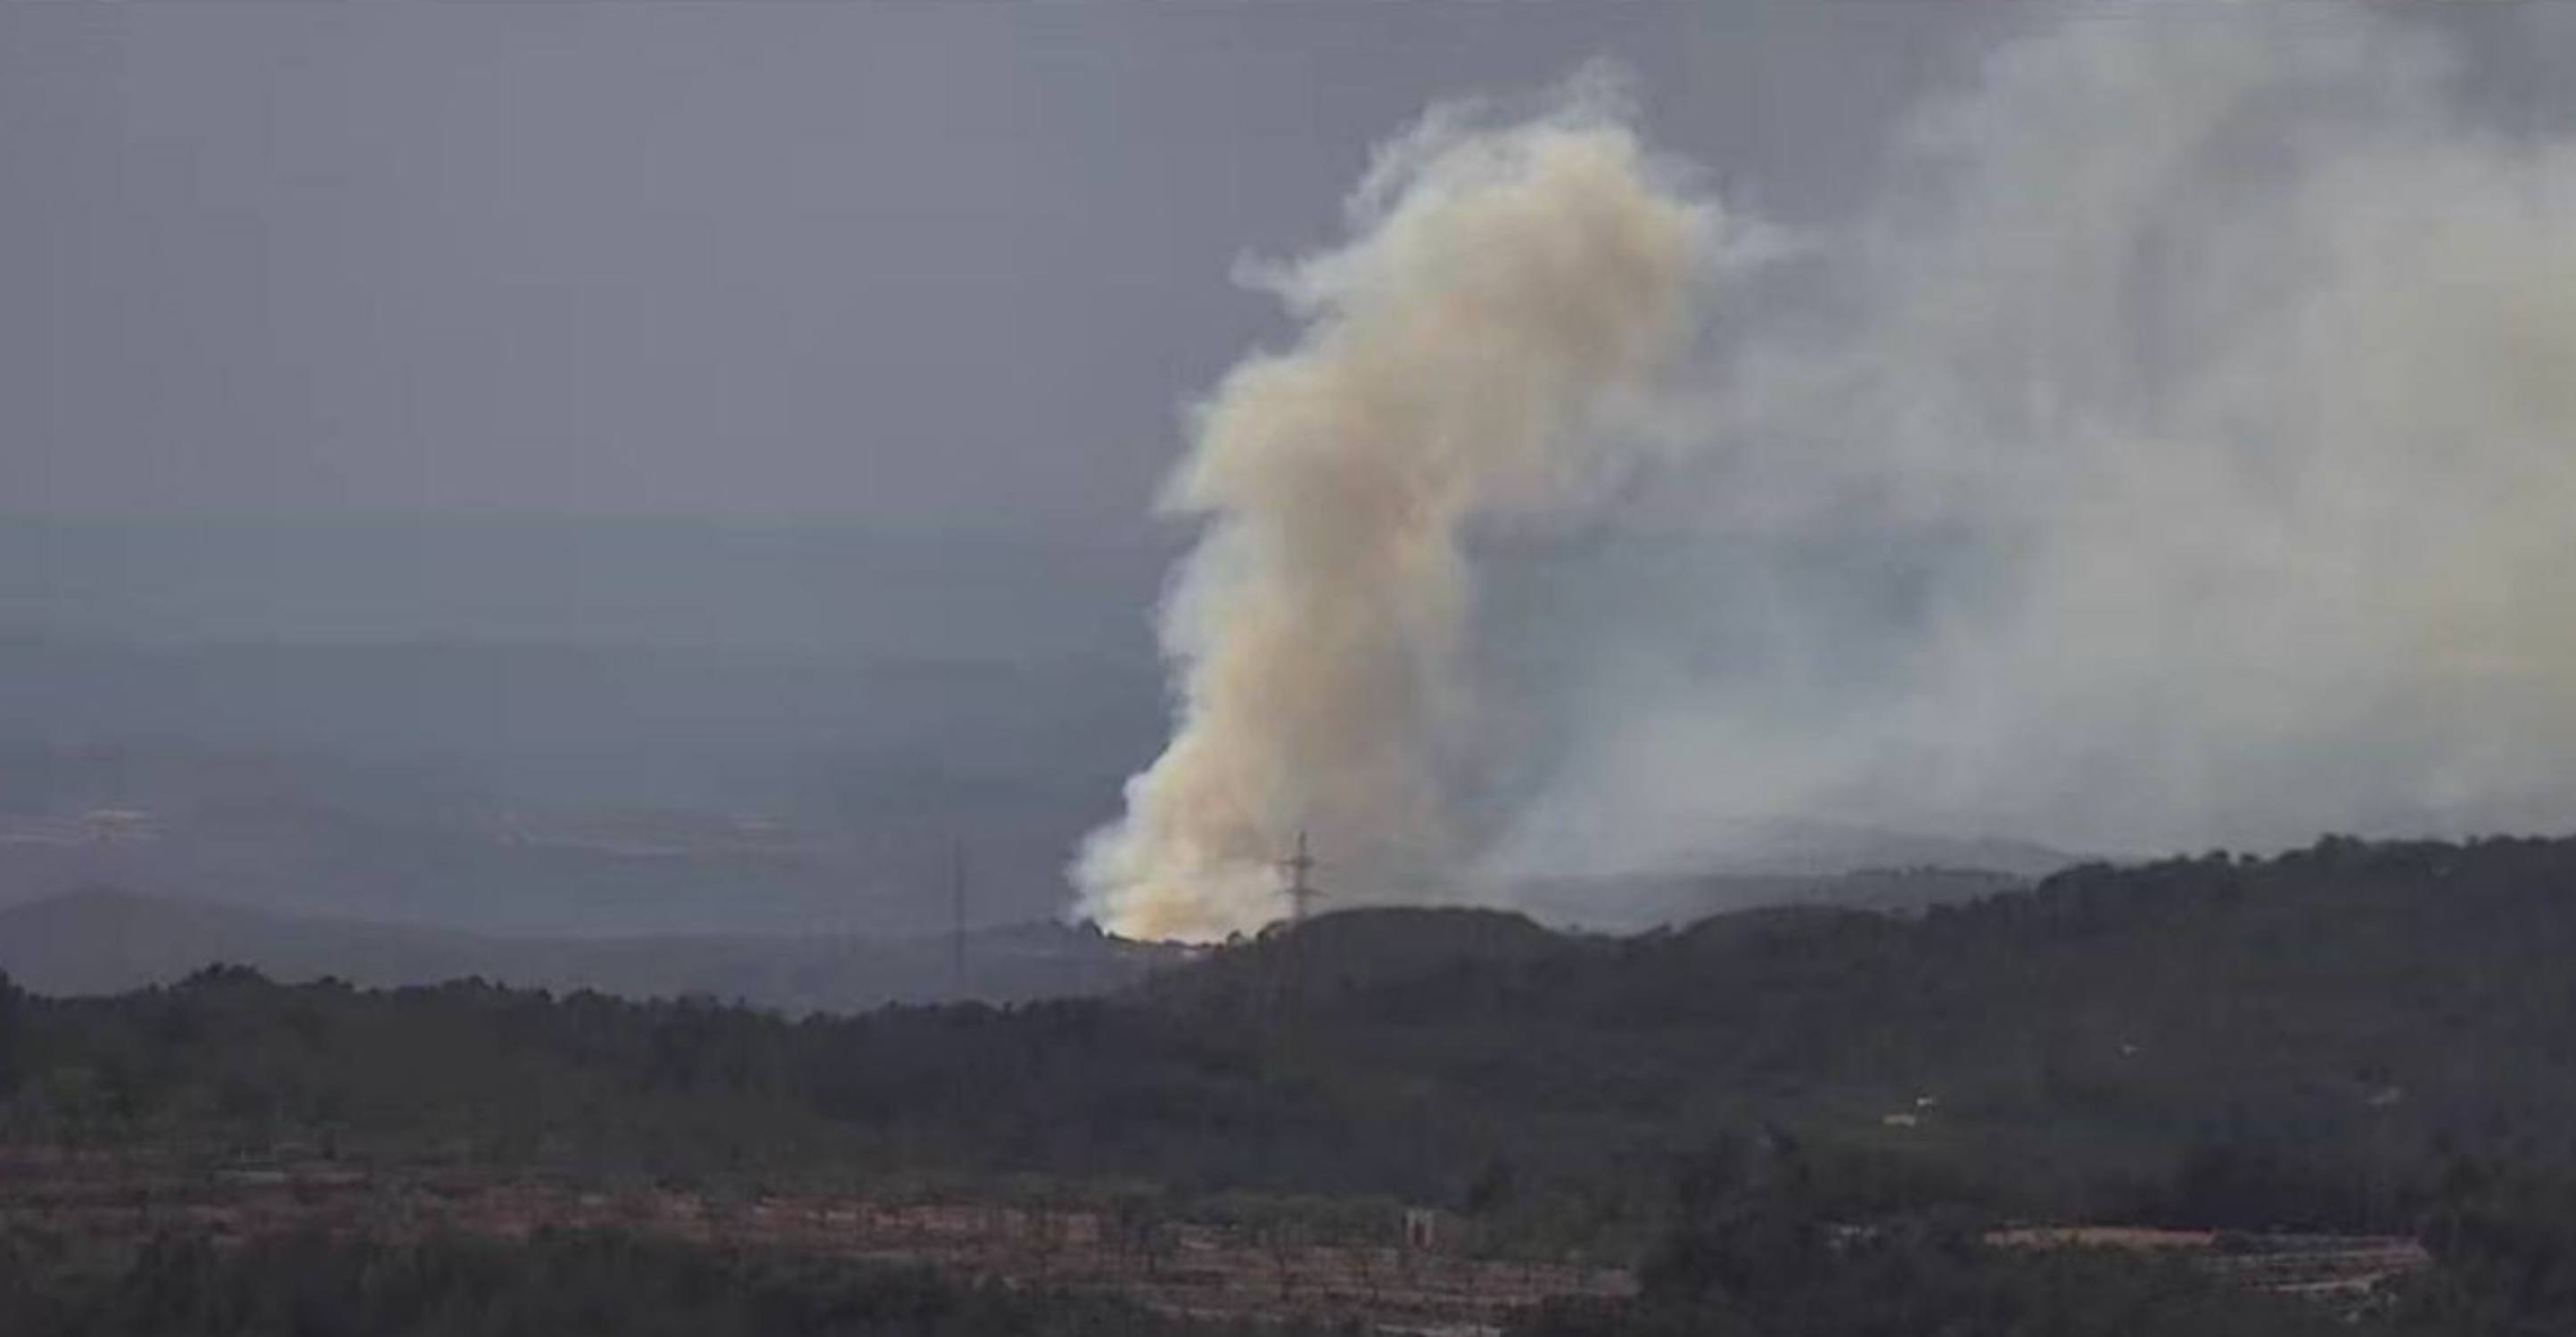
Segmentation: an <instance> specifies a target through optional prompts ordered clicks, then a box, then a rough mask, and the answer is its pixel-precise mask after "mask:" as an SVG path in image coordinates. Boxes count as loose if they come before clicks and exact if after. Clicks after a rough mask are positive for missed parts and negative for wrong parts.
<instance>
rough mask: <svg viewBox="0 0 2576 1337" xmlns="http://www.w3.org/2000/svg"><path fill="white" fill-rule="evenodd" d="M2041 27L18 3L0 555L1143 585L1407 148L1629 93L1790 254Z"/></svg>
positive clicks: (1868, 18) (1248, 10) (1416, 10)
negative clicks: (278, 528) (424, 527)
mask: <svg viewBox="0 0 2576 1337" xmlns="http://www.w3.org/2000/svg"><path fill="white" fill-rule="evenodd" d="M1935 10H1938V11H1939V12H1938V13H1937V14H1936V13H1934V12H1933V11H1935ZM2012 12H2013V11H2012V9H2011V8H2009V7H1995V6H1985V7H1971V6H1953V5H1942V6H1926V5H1919V4H1910V3H1896V4H1884V3H1846V4H1831V5H1748V6H1732V7H1729V6H1688V7H1676V6H1645V5H1639V6H1616V7H1594V6H1580V7H1576V6H1565V7H1557V8H1550V9H1539V8H1523V7H1509V8H1504V7H1483V6H1476V7H1466V6H1458V7H1447V6H1440V7H1434V6H1410V7H1393V8H1380V7H1375V6H1369V7H1360V6H1325V7H1302V6H1300V7H1289V6H1274V7H1236V6H1226V7H1221V8H1220V7H1206V8H1162V7H1153V8H1148V7H1143V6H1136V7H1121V6H1106V5H1099V6H1087V5H1078V6H1065V7H1047V8H1037V9H1030V8H1018V7H1006V6H999V5H990V6H987V5H961V6H949V5H929V4H885V5H783V4H782V5H767V6H748V7H746V6H733V5H704V4H655V5H613V4H544V5H521V6H512V5H464V6H407V7H361V8H345V7H337V6H328V7H326V6H315V5H307V4H279V5H261V4H255V3H233V4H225V5H221V6H209V7H189V6H145V7H107V6H95V7H93V6H51V5H12V6H8V7H7V8H6V9H5V10H0V181H5V182H7V186H6V189H7V190H8V192H9V194H10V197H11V205H10V207H9V208H8V209H6V210H0V510H5V511H7V512H9V513H14V514H20V515H25V514H36V515H50V516H101V515H105V516H171V515H181V516H185V515H245V516H274V515H311V514H335V513H345V514H353V515H361V516H366V515H380V514H386V513H393V514H431V515H442V514H454V513H481V512H492V511H506V512H514V513H536V514H578V515H589V516H655V517H672V516H679V517H695V516H703V517H715V518H724V519H739V520H755V521H757V520H770V519H800V520H809V519H823V520H832V521H853V522H858V523H861V524H866V525H872V526H882V527H892V528H903V529H913V530H932V531H943V530H953V529H958V528H970V529H981V530H990V529H1013V530H1021V531H1027V532H1035V533H1040V534H1046V535H1058V536H1078V537H1099V536H1111V537H1123V536H1128V535H1132V534H1135V533H1138V532H1140V531H1142V530H1143V529H1144V527H1145V526H1147V525H1148V524H1149V523H1150V521H1149V519H1148V503H1149V501H1150V499H1151V496H1152V493H1153V489H1154V485H1155V482H1156V480H1157V478H1158V477H1159V476H1160V475H1161V474H1162V473H1163V472H1164V471H1165V470H1166V469H1167V468H1168V467H1170V465H1171V463H1172V462H1173V461H1174V460H1175V459H1176V458H1177V457H1178V455H1179V453H1180V450H1181V445H1182V442H1181V436H1182V414H1183V410H1184V408H1185V407H1186V406H1187V405H1188V404H1189V403H1190V402H1191V401H1193V400H1194V399H1196V398H1198V397H1199V396H1201V395H1203V394H1204V393H1205V392H1206V391H1207V389H1208V387H1209V385H1210V383H1211V382H1212V380H1213V379H1214V378H1215V376H1216V375H1217V374H1218V373H1220V372H1221V371H1222V369H1223V368H1224V367H1225V366H1226V365H1227V364H1228V363H1230V362H1231V361H1233V360H1234V359H1235V358H1236V357H1237V356H1238V355H1239V354H1240V353H1241V352H1242V351H1243V350H1244V349H1245V348H1246V347H1247V346H1248V345H1251V344H1254V343H1256V342H1261V341H1264V340H1272V339H1277V338H1280V337H1283V336H1284V333H1285V327H1284V325H1283V323H1282V321H1281V318H1280V317H1279V316H1278V314H1277V313H1276V311H1275V308H1274V306H1273V305H1272V304H1271V303H1270V302H1269V301H1268V300H1267V299H1266V298H1265V297H1263V296H1261V295H1259V294H1254V293H1250V292H1247V291H1245V290H1243V289H1242V288H1241V287H1240V286H1238V285H1236V284H1235V283H1233V282H1231V281H1230V275H1231V274H1232V273H1233V271H1234V270H1235V268H1236V266H1237V264H1238V262H1239V261H1241V260H1243V259H1245V258H1246V257H1255V258H1258V257H1263V256H1279V255H1285V254H1293V253H1296V252H1299V251H1303V250H1308V249H1312V248H1315V247H1317V246H1319V245H1322V244H1325V243H1328V242H1329V241H1330V240H1331V238H1332V235H1333V232H1334V229H1335V226H1336V223H1337V220H1338V218H1339V213H1340V205H1341V200H1342V197H1343V195H1344V193H1345V192H1346V191H1347V190H1348V189H1349V187H1350V185H1351V183H1353V182H1354V181H1355V180H1356V179H1357V178H1358V176H1359V175H1360V173H1361V171H1362V170H1363V169H1364V168H1365V166H1366V164H1367V162H1368V156H1369V153H1370V151H1371V147H1372V146H1373V145H1374V144H1376V143H1377V142H1379V141H1380V140H1382V139H1384V138H1385V137H1386V136H1387V135H1388V134H1390V133H1391V132H1393V131H1394V130H1395V129H1396V128H1398V127H1400V126H1402V125H1403V124H1405V123H1406V122H1408V121H1410V120H1411V119H1412V118H1414V117H1415V116H1417V115H1419V114H1420V112H1421V110H1422V109H1423V107H1424V106H1425V105H1427V104H1428V103H1430V102H1432V101H1434V100H1438V99H1443V98H1454V97H1460V96H1469V95H1486V94H1491V95H1499V96H1503V97H1515V96H1518V97H1526V96H1531V95H1534V94H1535V93H1536V92H1537V91H1538V90H1541V89H1543V88H1545V87H1546V86H1547V85H1549V84H1551V83H1553V82H1554V81H1557V80H1560V79H1562V78H1564V77H1565V76H1566V75H1567V74H1568V73H1569V72H1571V71H1573V70H1574V69H1576V68H1577V67H1579V66H1581V65H1582V64H1583V63H1584V62H1586V61H1588V60H1592V59H1594V58H1600V57H1607V58H1609V59H1612V60H1615V61H1618V62H1621V63H1623V64H1625V65H1627V66H1628V67H1630V68H1631V69H1633V71H1634V72H1635V75H1636V85H1637V88H1638V90H1639V92H1640V94H1641V97H1642V99H1643V101H1644V102H1645V104H1646V106H1647V109H1648V115H1649V118H1650V120H1651V123H1652V125H1653V127H1654V131H1655V134H1656V136H1657V138H1658V141H1659V142H1661V143H1663V144H1664V145H1665V146H1667V147H1669V148H1670V149H1671V150H1672V151H1674V152H1675V153H1677V154H1680V155H1683V156H1686V157H1688V158H1690V159H1692V160H1694V161H1696V162H1699V163H1701V164H1703V165H1705V166H1706V167H1707V168H1708V169H1709V170H1710V171H1712V172H1714V173H1716V174H1718V175H1719V176H1720V177H1722V178H1723V179H1724V180H1725V181H1726V182H1727V183H1728V185H1729V187H1730V189H1736V190H1740V191H1743V192H1745V193H1746V194H1747V195H1748V196H1749V197H1750V198H1753V199H1757V200H1759V201H1760V202H1761V204H1762V206H1763V207H1764V208H1765V209H1766V210H1768V211H1770V212H1773V213H1776V214H1779V215H1782V216H1785V217H1793V218H1794V217H1802V216H1808V215H1812V214H1816V213H1820V212H1827V211H1830V210H1832V209H1834V208H1836V207H1837V206H1838V205H1840V204H1842V203H1844V202H1846V201H1847V200H1848V199H1849V198H1850V197H1851V195H1852V194H1853V193H1854V192H1856V191H1857V190H1858V189H1859V185H1860V183H1861V182H1862V181H1863V180H1864V179H1865V178H1866V176H1867V169H1868V165H1869V163H1870V162H1871V160H1872V159H1873V157H1874V155H1875V154H1876V152H1877V147H1876V146H1877V143H1878V141H1879V140H1880V139H1881V138H1882V137H1883V135H1884V132H1885V129H1886V126H1887V124H1888V123H1889V122H1890V121H1891V120H1892V119H1893V118H1894V116H1895V114H1896V112H1897V111H1898V109H1900V108H1901V107H1902V106H1903V105H1904V104H1905V102H1906V101H1908V100H1909V99H1910V98H1911V97H1913V96H1915V94H1916V93H1917V91H1918V90H1919V87H1920V86H1921V85H1922V84H1923V83H1924V82H1926V80H1927V79H1930V78H1933V77H1936V76H1938V75H1940V74H1942V73H1944V72H1945V70H1947V71H1950V72H1955V67H1956V66H1957V64H1958V63H1959V62H1962V61H1966V60H1970V59H1972V58H1973V57H1974V55H1975V42H1976V38H1977V34H1979V33H1980V32H1982V31H1985V30H1986V29H1989V28H1991V27H1993V26H1995V25H1996V24H1997V23H1999V22H2001V21H2003V20H2004V19H2006V18H2008V17H2010V16H2011V14H2012Z"/></svg>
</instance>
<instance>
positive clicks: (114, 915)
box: [0, 887, 1179, 1013]
mask: <svg viewBox="0 0 2576 1337" xmlns="http://www.w3.org/2000/svg"><path fill="white" fill-rule="evenodd" d="M954 948H955V944H954V943H952V942H951V941H950V940H949V939H948V938H946V937H931V936H921V937H908V938H905V937H885V938H872V937H858V936H851V935H841V934H825V935H816V936H813V937H808V938H789V937H782V936H761V935H748V934H747V935H742V936H735V937H723V936H716V935H638V936H633V937H622V938H534V937H495V936H487V935H482V934H474V933H461V932H456V931H453V930H444V929H432V928H417V927H410V926H400V925H390V924H377V923H368V922H365V921H361V920H349V919H330V918H323V917H319V916H306V915H293V914H280V913H274V912H270V911H265V910H254V909H249V908H245V907H239V906H229V905H219V904H212V903H208V902H204V901H183V900H177V899H172V898H167V897H157V896H144V895H137V894H134V893H131V892H124V891H117V890H113V889H110V888H104V887H91V888H88V889H85V890H81V891H76V892H72V893H69V894H66V895H62V896H55V897H48V898H45V899H43V900H37V901H30V902H27V903H25V904H21V905H13V906H7V907H0V973H6V974H7V975H9V976H10V977H11V978H13V979H15V980H16V981H17V982H18V983H19V984H20V985H21V986H23V987H25V988H28V989H31V990H34V991H35V992H37V993H44V994H56V995H78V994H107V993H119V992H123V991H126V990H130V989H139V988H145V987H148V986H151V985H155V984H170V983H175V982H177V981H179V980H181V979H183V978H185V977H186V976H188V975H189V974H191V973H193V972H195V971H197V970H200V969H203V968H204V967H206V966H207V965H209V964H212V963H222V964H227V965H237V966H247V967H250V968H252V969H254V970H257V971H258V972H259V973H261V974H262V975H264V976H266V977H268V978H270V979H274V980H278V981H281V982H302V981H308V980H318V979H322V978H324V977H332V978H337V979H340V980H345V981H348V982H350V983H353V984H361V985H370V986H375V987H394V986H400V985H413V984H436V983H439V982H441V981H444V980H455V979H469V978H479V979H486V980H492V981H495V982H498V983H504V984H510V985H516V986H519V987H522V988H544V989H554V990H575V989H594V990H597V991H599V992H602V993H611V994H618V995H622V996H625V997H631V998H676V997H681V996H684V995H703V996H705V997H709V998H716V999H722V1000H727V1001H732V1000H740V1001H742V1002H745V1003H748V1004H751V1005H752V1006H755V1007H764V1008H772V1009H776V1010H780V1011H784V1012H790V1013H801V1012H809V1011H834V1012H851V1011H858V1010H862V1009H865V1008H871V1007H877V1006H880V1005H883V1004H886V1003H894V1002H906V1003H922V1002H941V1001H957V1000H961V999H982V1000H985V1001H990V1002H1002V1001H1008V1000H1013V999H1026V998H1063V997H1078V996H1083V995H1089V994H1099V993H1107V992H1110V991H1112V990H1116V989H1121V988H1125V987H1128V986H1130V985H1133V984H1135V983H1137V982H1139V981H1140V980H1142V979H1144V978H1145V976H1146V974H1147V973H1148V972H1149V971H1151V970H1152V969H1154V968H1155V967H1156V966H1157V965H1159V964H1164V963H1168V962H1170V961H1173V960H1176V959H1178V956H1179V954H1178V953H1177V952H1176V951H1175V950H1174V949H1170V948H1165V947H1158V946H1155V945H1153V944H1147V943H1133V942H1125V941H1121V940H1118V939H1113V938H1107V937H1104V936H1102V935H1101V934H1099V933H1097V932H1094V931H1092V930H1090V929H1087V928H1071V927H1066V926H1063V925H1057V924H1044V923H1035V924H1021V925H1012V926H1007V927H1000V928H986V929H977V930H974V931H972V932H971V933H969V934H968V935H967V939H966V943H965V955H964V961H963V966H962V969H961V968H960V963H959V961H958V959H957V956H956V953H955V951H954Z"/></svg>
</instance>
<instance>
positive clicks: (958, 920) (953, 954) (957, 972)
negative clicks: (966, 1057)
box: [948, 838, 966, 1002]
mask: <svg viewBox="0 0 2576 1337" xmlns="http://www.w3.org/2000/svg"><path fill="white" fill-rule="evenodd" d="M948 992H949V993H950V994H951V995H953V1001H958V1002H963V1001H964V1000H965V998H966V842H965V841H963V840H959V839H955V838H951V839H950V840H949V842H948Z"/></svg>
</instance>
